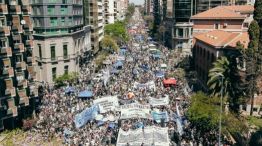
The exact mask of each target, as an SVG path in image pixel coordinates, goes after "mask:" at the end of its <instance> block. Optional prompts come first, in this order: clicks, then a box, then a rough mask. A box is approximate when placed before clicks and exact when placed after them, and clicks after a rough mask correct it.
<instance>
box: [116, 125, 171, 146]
mask: <svg viewBox="0 0 262 146" xmlns="http://www.w3.org/2000/svg"><path fill="white" fill-rule="evenodd" d="M127 143H129V144H130V146H139V145H141V144H142V143H144V145H145V146H151V145H152V144H154V146H168V145H169V137H168V128H167V127H165V128H161V127H156V126H150V127H145V128H144V129H142V128H139V129H136V130H129V131H123V130H122V129H119V133H118V138H117V146H126V144H127Z"/></svg>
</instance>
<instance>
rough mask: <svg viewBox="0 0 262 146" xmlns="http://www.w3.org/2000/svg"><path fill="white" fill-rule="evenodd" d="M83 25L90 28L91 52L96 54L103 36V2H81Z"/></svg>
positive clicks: (97, 0)
mask: <svg viewBox="0 0 262 146" xmlns="http://www.w3.org/2000/svg"><path fill="white" fill-rule="evenodd" d="M83 2H84V4H83V6H84V24H85V25H89V26H91V51H92V53H93V54H96V53H97V52H98V51H99V44H100V42H101V40H102V39H103V36H104V21H105V19H104V0H83Z"/></svg>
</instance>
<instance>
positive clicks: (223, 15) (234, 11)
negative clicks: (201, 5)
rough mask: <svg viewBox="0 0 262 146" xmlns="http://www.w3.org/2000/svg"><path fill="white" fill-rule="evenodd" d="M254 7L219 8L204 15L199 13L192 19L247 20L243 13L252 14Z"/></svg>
mask: <svg viewBox="0 0 262 146" xmlns="http://www.w3.org/2000/svg"><path fill="white" fill-rule="evenodd" d="M253 11H254V7H253V6H249V5H244V6H218V7H215V8H212V9H209V10H207V11H204V12H202V13H198V14H196V15H194V16H192V17H191V19H245V18H246V16H244V15H242V13H252V12H253Z"/></svg>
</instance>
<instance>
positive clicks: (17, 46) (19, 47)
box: [14, 43, 25, 53]
mask: <svg viewBox="0 0 262 146" xmlns="http://www.w3.org/2000/svg"><path fill="white" fill-rule="evenodd" d="M24 51H25V47H24V44H22V43H15V47H14V52H15V53H23V52H24Z"/></svg>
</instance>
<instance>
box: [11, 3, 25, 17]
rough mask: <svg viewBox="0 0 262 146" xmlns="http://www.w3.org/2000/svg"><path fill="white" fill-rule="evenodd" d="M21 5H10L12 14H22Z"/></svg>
mask: <svg viewBox="0 0 262 146" xmlns="http://www.w3.org/2000/svg"><path fill="white" fill-rule="evenodd" d="M21 12H22V11H21V6H20V5H11V6H10V14H16V15H19V14H21Z"/></svg>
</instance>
